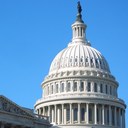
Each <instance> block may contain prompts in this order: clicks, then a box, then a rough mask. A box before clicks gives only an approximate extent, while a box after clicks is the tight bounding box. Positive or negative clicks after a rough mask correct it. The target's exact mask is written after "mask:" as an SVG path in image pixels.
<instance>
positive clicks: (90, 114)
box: [89, 108, 92, 122]
mask: <svg viewBox="0 0 128 128" xmlns="http://www.w3.org/2000/svg"><path fill="white" fill-rule="evenodd" d="M89 121H90V122H92V108H89Z"/></svg>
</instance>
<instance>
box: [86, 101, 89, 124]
mask: <svg viewBox="0 0 128 128" xmlns="http://www.w3.org/2000/svg"><path fill="white" fill-rule="evenodd" d="M86 111H87V114H86V121H87V124H88V123H89V112H88V111H89V104H88V103H86Z"/></svg>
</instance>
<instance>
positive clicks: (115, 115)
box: [114, 106, 117, 126]
mask: <svg viewBox="0 0 128 128" xmlns="http://www.w3.org/2000/svg"><path fill="white" fill-rule="evenodd" d="M114 124H115V126H117V111H116V106H115V109H114Z"/></svg>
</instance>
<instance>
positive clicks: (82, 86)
mask: <svg viewBox="0 0 128 128" xmlns="http://www.w3.org/2000/svg"><path fill="white" fill-rule="evenodd" d="M80 90H81V91H84V82H81V86H80Z"/></svg>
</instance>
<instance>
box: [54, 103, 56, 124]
mask: <svg viewBox="0 0 128 128" xmlns="http://www.w3.org/2000/svg"><path fill="white" fill-rule="evenodd" d="M54 114H55V124H56V105H55V106H54Z"/></svg>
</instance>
